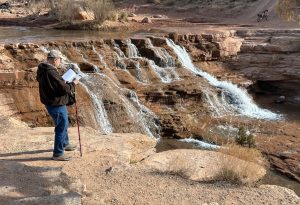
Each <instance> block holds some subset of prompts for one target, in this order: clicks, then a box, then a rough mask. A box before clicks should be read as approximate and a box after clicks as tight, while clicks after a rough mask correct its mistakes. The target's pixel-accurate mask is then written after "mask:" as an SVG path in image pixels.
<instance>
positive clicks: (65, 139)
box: [37, 50, 78, 161]
mask: <svg viewBox="0 0 300 205" xmlns="http://www.w3.org/2000/svg"><path fill="white" fill-rule="evenodd" d="M61 58H62V54H61V53H60V52H59V51H57V50H51V51H50V53H49V54H48V56H47V62H45V63H41V64H39V66H38V70H37V81H38V82H39V92H40V100H41V102H42V103H43V104H44V105H45V107H46V109H47V111H48V113H49V115H50V116H51V117H52V119H53V122H54V124H55V139H54V150H53V157H52V159H53V160H57V161H69V160H70V158H69V157H66V156H65V155H64V151H74V150H75V148H76V146H73V145H71V144H70V143H69V136H68V126H69V121H68V110H67V106H66V105H67V104H68V101H69V100H68V99H69V95H71V94H72V92H75V84H78V80H76V81H74V82H71V83H66V82H65V81H64V79H63V78H62V77H61V76H60V75H59V73H58V68H59V66H60V64H61Z"/></svg>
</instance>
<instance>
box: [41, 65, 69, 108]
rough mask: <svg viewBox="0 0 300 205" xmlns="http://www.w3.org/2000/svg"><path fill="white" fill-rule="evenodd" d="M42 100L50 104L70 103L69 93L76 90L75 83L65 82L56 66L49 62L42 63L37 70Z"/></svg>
mask: <svg viewBox="0 0 300 205" xmlns="http://www.w3.org/2000/svg"><path fill="white" fill-rule="evenodd" d="M36 79H37V81H38V82H39V91H40V100H41V102H42V103H43V104H45V105H48V106H61V105H66V104H68V99H69V97H68V94H71V93H74V92H75V84H74V83H65V81H64V79H63V78H62V77H61V76H60V75H59V73H58V71H57V70H56V68H55V67H54V66H52V65H50V64H48V63H41V64H40V65H39V66H38V70H37V76H36Z"/></svg>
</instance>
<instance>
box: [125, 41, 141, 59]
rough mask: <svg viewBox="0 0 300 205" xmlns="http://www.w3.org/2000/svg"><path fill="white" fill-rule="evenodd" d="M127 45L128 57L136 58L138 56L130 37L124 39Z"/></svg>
mask: <svg viewBox="0 0 300 205" xmlns="http://www.w3.org/2000/svg"><path fill="white" fill-rule="evenodd" d="M126 43H127V47H128V58H138V57H140V54H139V51H138V49H137V47H136V46H135V45H134V44H133V43H131V39H128V40H127V41H126Z"/></svg>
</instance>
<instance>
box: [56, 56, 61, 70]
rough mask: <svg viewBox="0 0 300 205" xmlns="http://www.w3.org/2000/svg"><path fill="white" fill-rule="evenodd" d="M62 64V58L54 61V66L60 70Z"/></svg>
mask: <svg viewBox="0 0 300 205" xmlns="http://www.w3.org/2000/svg"><path fill="white" fill-rule="evenodd" d="M60 63H61V58H55V59H54V66H55V67H57V68H58V67H59V66H60Z"/></svg>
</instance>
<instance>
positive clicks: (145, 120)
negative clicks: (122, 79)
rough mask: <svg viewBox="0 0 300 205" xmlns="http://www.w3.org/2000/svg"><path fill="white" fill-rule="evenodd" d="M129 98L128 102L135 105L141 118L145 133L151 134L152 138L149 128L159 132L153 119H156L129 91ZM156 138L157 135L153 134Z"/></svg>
mask: <svg viewBox="0 0 300 205" xmlns="http://www.w3.org/2000/svg"><path fill="white" fill-rule="evenodd" d="M128 94H129V98H130V100H131V101H132V102H133V103H134V104H135V105H136V107H137V109H138V111H139V112H138V115H139V116H141V119H140V120H141V121H142V124H144V127H145V130H146V132H147V133H151V135H152V136H154V134H153V132H151V129H150V128H151V127H152V128H153V129H155V130H156V131H159V127H158V126H157V124H156V122H155V119H158V117H157V116H156V115H155V114H154V113H153V112H152V111H151V110H150V109H148V108H147V107H146V106H144V105H143V104H141V103H140V101H139V98H138V96H137V94H136V92H134V91H132V90H130V92H129V93H128ZM155 134H156V137H159V134H158V133H155Z"/></svg>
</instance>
